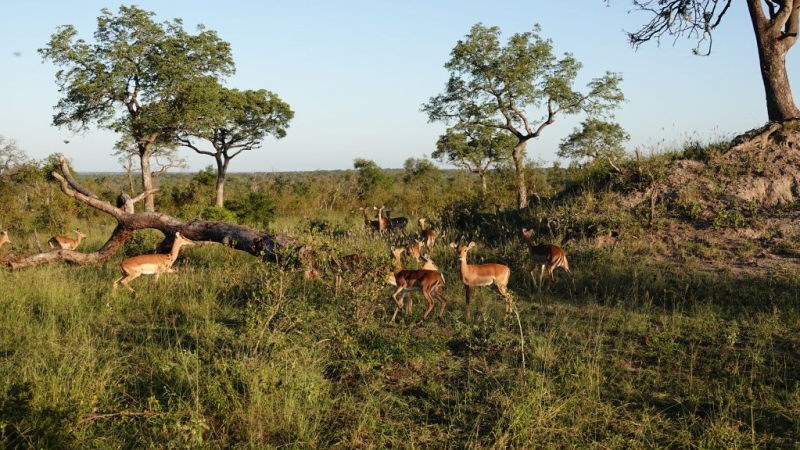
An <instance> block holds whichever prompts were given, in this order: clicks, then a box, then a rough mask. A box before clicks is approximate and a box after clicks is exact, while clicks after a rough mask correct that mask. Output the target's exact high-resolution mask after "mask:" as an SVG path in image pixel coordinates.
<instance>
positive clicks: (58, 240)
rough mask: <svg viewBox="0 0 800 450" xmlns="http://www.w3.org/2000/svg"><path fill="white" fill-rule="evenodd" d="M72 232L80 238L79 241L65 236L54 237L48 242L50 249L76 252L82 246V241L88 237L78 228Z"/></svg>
mask: <svg viewBox="0 0 800 450" xmlns="http://www.w3.org/2000/svg"><path fill="white" fill-rule="evenodd" d="M72 231H73V232H74V233H75V234H76V235H77V236H78V239H70V238H68V237H64V236H54V237H51V238H50V240H49V241H47V243H48V244H50V248H52V249H62V250H75V249H76V248H78V246H79V245H81V240H83V238H85V237H86V234H84V232H83V231H81V230H79V229H77V228H75V229H74V230H72Z"/></svg>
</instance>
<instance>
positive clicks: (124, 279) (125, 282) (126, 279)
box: [114, 274, 139, 294]
mask: <svg viewBox="0 0 800 450" xmlns="http://www.w3.org/2000/svg"><path fill="white" fill-rule="evenodd" d="M138 277H139V275H135V274H129V275H126V276H123V277H122V278H120V279H119V280H117V281H115V282H114V288H115V289H116V287H117V282H119V283H122V285H123V286H125V287H126V288H128V290H129V291H131V292H133V293H134V294H136V291H134V290H133V288H132V287H130V286H128V283H130V282H131V281H133V280H134V279H136V278H138Z"/></svg>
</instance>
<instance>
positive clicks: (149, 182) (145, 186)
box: [139, 144, 156, 212]
mask: <svg viewBox="0 0 800 450" xmlns="http://www.w3.org/2000/svg"><path fill="white" fill-rule="evenodd" d="M139 158H140V159H141V165H142V192H147V191H152V190H153V174H152V173H150V144H139ZM144 210H145V212H153V211H155V210H156V202H155V194H153V193H150V194H148V195H147V196H146V197H145V198H144Z"/></svg>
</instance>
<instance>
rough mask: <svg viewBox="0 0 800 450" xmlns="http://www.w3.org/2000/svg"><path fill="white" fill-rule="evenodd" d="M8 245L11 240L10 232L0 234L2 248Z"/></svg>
mask: <svg viewBox="0 0 800 450" xmlns="http://www.w3.org/2000/svg"><path fill="white" fill-rule="evenodd" d="M6 243H8V244H10V243H11V238H10V237H8V231H3V232H2V233H0V247H2V246H3V244H6Z"/></svg>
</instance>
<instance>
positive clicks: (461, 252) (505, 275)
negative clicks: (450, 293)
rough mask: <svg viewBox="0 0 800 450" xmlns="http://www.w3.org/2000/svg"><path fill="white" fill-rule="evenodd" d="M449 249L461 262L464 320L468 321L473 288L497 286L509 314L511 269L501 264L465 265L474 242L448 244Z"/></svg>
mask: <svg viewBox="0 0 800 450" xmlns="http://www.w3.org/2000/svg"><path fill="white" fill-rule="evenodd" d="M450 247H452V248H454V249H455V250H456V254H457V255H458V259H459V261H461V281H462V282H463V283H464V284H465V285H466V286H467V302H466V303H467V306H466V311H465V316H466V320H467V321H469V304H470V303H471V301H472V292H473V290H474V289H475V286H491V284H492V283H494V284H496V285H497V290H498V291H500V294H501V295H502V296H503V298H505V300H506V315H508V314H510V313H511V311H512V309H511V305H512V302H513V301H514V299H513V298H512V297H511V293H510V292H508V279H509V277H511V269H509V268H508V267H506V266H504V265H502V264H480V265H475V266H471V265H469V264H467V252H468V251H469V250H470V249H472V248H473V247H475V243H474V242H470V243H469V245H458V244H456V243H455V242H451V243H450Z"/></svg>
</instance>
